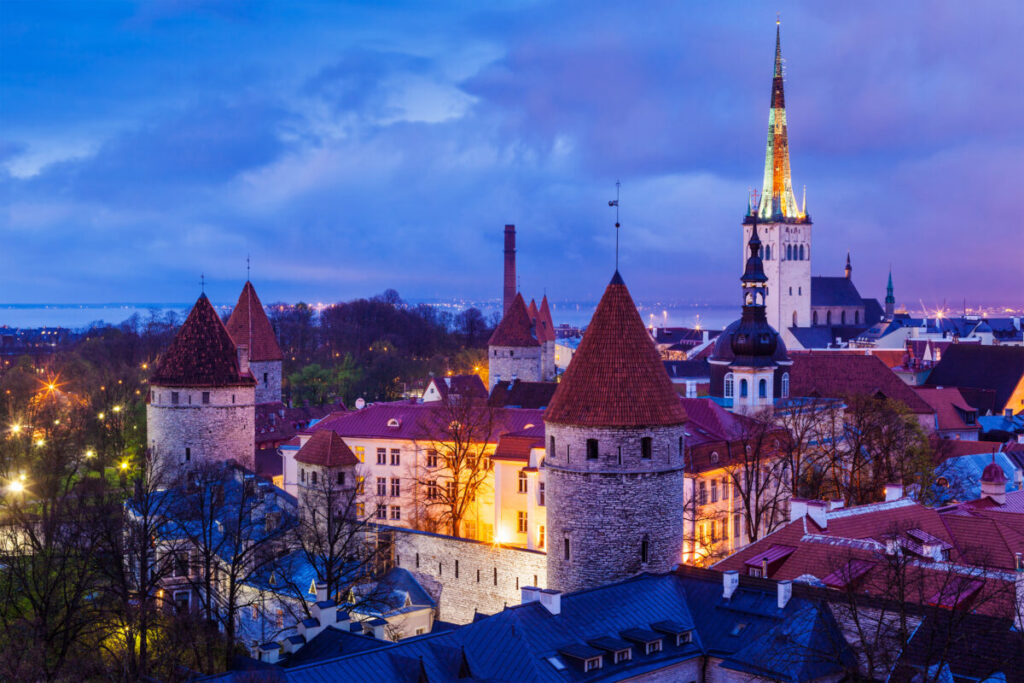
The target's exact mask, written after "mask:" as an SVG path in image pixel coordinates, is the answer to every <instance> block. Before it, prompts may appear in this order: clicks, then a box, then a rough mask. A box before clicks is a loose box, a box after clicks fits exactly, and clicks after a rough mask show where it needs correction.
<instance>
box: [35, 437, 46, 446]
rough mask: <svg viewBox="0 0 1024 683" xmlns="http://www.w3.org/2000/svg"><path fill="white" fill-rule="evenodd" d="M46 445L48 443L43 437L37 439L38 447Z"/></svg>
mask: <svg viewBox="0 0 1024 683" xmlns="http://www.w3.org/2000/svg"><path fill="white" fill-rule="evenodd" d="M45 445H46V441H44V440H43V439H36V446H37V447H38V448H42V447H43V446H45Z"/></svg>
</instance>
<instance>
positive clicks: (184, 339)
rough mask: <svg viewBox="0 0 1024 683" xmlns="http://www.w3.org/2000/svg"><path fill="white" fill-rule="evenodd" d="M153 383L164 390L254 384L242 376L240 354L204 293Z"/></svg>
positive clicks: (248, 377) (248, 378) (153, 378)
mask: <svg viewBox="0 0 1024 683" xmlns="http://www.w3.org/2000/svg"><path fill="white" fill-rule="evenodd" d="M149 381H150V384H155V385H158V386H164V387H225V386H239V385H252V384H255V383H256V381H255V380H254V379H253V378H252V375H248V374H247V375H244V376H243V375H242V374H241V372H240V371H239V368H238V351H237V349H236V348H235V343H234V342H233V341H231V336H230V335H229V334H228V331H227V329H225V327H224V323H222V322H221V320H220V316H218V315H217V311H215V310H214V309H213V305H212V304H210V300H209V299H207V298H206V295H205V294H203V295H201V296H200V297H199V300H198V301H196V305H195V306H193V307H192V311H191V312H190V313H189V314H188V318H186V319H185V322H184V324H182V326H181V329H179V330H178V334H177V335H175V337H174V341H172V342H171V346H170V348H168V349H167V351H166V353H164V355H163V357H162V358H161V359H160V364H159V365H158V366H157V369H156V372H154V373H153V376H152V377H150V378H149Z"/></svg>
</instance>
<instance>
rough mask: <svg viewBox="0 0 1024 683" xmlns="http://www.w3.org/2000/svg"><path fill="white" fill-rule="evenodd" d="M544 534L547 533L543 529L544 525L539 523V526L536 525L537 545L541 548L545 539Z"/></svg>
mask: <svg viewBox="0 0 1024 683" xmlns="http://www.w3.org/2000/svg"><path fill="white" fill-rule="evenodd" d="M546 536H547V534H546V531H545V529H544V525H543V524H541V525H540V526H539V527H537V547H538V548H540V549H541V550H543V549H544V542H545V541H546V540H547V537H546Z"/></svg>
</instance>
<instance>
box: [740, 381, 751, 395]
mask: <svg viewBox="0 0 1024 683" xmlns="http://www.w3.org/2000/svg"><path fill="white" fill-rule="evenodd" d="M748 393H749V391H748V389H747V380H745V379H741V380H740V398H746V397H747V394H748Z"/></svg>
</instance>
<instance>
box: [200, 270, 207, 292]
mask: <svg viewBox="0 0 1024 683" xmlns="http://www.w3.org/2000/svg"><path fill="white" fill-rule="evenodd" d="M199 289H200V290H201V292H202V293H203V294H206V274H205V273H199Z"/></svg>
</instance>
